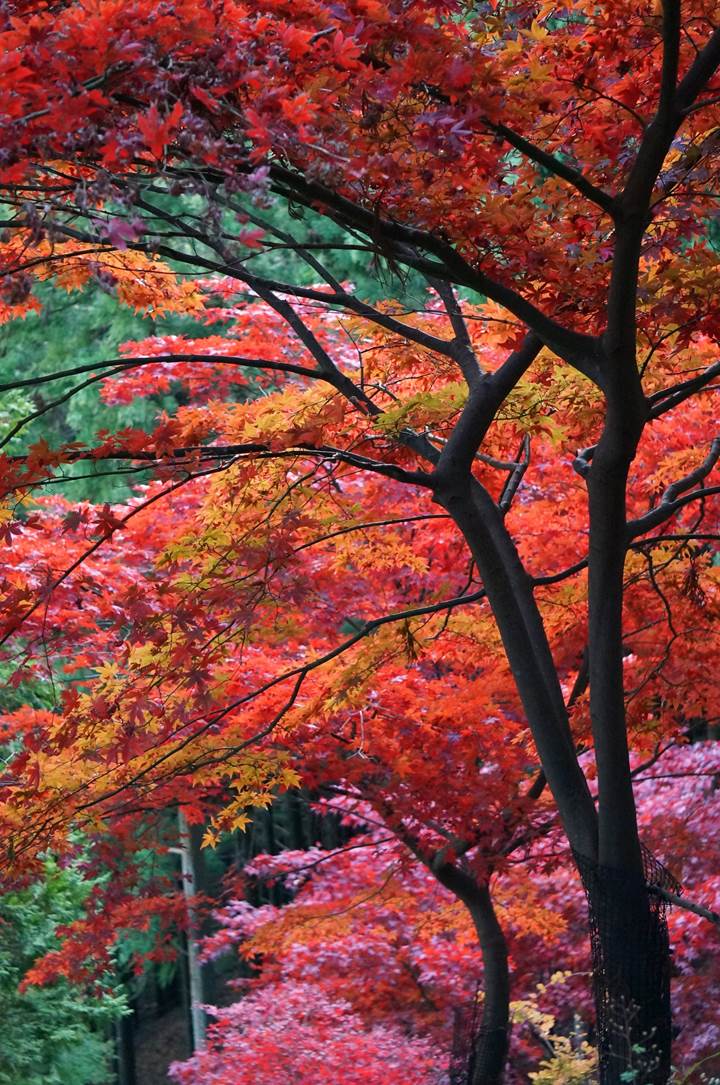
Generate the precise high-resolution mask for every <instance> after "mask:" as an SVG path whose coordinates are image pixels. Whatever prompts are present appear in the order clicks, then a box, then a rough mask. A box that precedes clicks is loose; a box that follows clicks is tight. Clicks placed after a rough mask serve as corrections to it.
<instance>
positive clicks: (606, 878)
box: [576, 857, 672, 1085]
mask: <svg viewBox="0 0 720 1085" xmlns="http://www.w3.org/2000/svg"><path fill="white" fill-rule="evenodd" d="M576 861H577V865H578V869H579V870H580V873H581V876H582V879H583V883H584V886H585V891H586V894H587V899H588V910H589V917H590V937H591V944H592V957H593V982H594V994H595V1009H596V1021H597V1044H598V1050H599V1057H600V1082H601V1085H627V1083H628V1082H629V1083H631V1085H633V1083H634V1085H665V1082H667V1080H668V1078H669V1075H670V1048H671V1040H672V1021H671V1011H670V948H669V941H668V930H667V924H666V922H665V905H664V903H663V902H662V901H661V900H660V899H659V898H658V897H656V896H654V895H650V894H649V893H648V890H647V882H653V883H655V884H658V883H659V884H663V881H665V882H667V875H666V872H664V871H663V870H662V868H659V873H656V872H655V871H654V870H652V869H650V870H646V872H645V875H644V876H643V877H641V878H638V877H637V875H636V874H634V873H633V872H631V871H623V870H618V869H616V868H613V867H602V866H599V865H597V864H591V863H588V862H587V861H585V860H583V859H582V858H580V857H576ZM651 863H652V860H650V859H648V863H647V866H650V864H651ZM658 867H659V864H658ZM633 1075H634V1076H633Z"/></svg>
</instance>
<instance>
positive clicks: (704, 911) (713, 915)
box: [648, 885, 720, 927]
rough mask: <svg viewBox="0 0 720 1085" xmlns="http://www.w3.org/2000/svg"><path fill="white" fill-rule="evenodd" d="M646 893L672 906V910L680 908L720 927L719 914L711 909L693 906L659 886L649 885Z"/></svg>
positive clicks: (693, 904) (690, 902) (700, 905)
mask: <svg viewBox="0 0 720 1085" xmlns="http://www.w3.org/2000/svg"><path fill="white" fill-rule="evenodd" d="M648 893H652V895H653V896H655V897H660V898H661V900H664V901H666V902H667V903H668V904H672V905H673V907H674V908H682V909H683V910H684V911H686V912H692V914H693V915H699V916H700V918H701V919H707V920H708V921H709V922H710V923H713V924H714V925H715V926H716V927H720V913H718V912H714V911H713V910H712V909H711V908H705V907H704V906H703V905H702V904H695V903H694V902H693V901H691V900H686V899H685V897H681V896H678V894H677V893H671V892H670V890H668V889H663V887H662V886H661V885H649V886H648Z"/></svg>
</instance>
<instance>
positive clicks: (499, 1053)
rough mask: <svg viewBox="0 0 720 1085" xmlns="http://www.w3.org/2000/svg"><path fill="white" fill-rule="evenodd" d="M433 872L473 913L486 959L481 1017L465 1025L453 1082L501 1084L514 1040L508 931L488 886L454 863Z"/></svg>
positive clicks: (477, 1084)
mask: <svg viewBox="0 0 720 1085" xmlns="http://www.w3.org/2000/svg"><path fill="white" fill-rule="evenodd" d="M433 872H434V874H435V876H436V878H437V879H438V881H439V882H440V883H441V884H442V885H444V886H445V887H446V888H447V889H449V890H450V891H451V892H452V893H454V894H455V896H456V897H458V899H459V900H461V901H462V902H463V904H464V905H465V907H466V908H467V909H468V911H469V912H470V915H471V917H472V921H473V925H474V927H475V930H476V931H477V936H478V942H479V943H480V949H481V952H482V958H483V984H482V993H483V1000H482V1010H481V1014H480V1019H479V1021H478V1022H477V1024H476V1023H475V1019H474V1015H473V1019H472V1020H471V1021H468V1022H466V1023H465V1027H464V1029H463V1030H462V1031H463V1032H464V1033H465V1035H461V1036H460V1037H459V1040H460V1051H459V1052H458V1056H459V1057H458V1058H457V1060H456V1065H454V1066H453V1073H452V1074H451V1080H452V1082H453V1085H501V1082H502V1081H503V1077H504V1074H505V1064H506V1061H507V1054H508V1046H509V1042H510V973H509V970H508V951H507V942H506V941H505V935H504V934H503V930H502V927H501V926H500V923H499V922H498V918H497V916H496V914H495V909H494V908H493V904H492V898H491V896H490V889H489V887H488V885H487V884H481V883H479V882H477V881H476V880H475V878H473V877H472V875H470V874H468V873H467V872H466V871H464V870H461V869H460V868H459V867H457V866H454V865H452V864H449V863H446V864H444V865H443V866H442V867H440V868H439V869H437V870H434V871H433ZM468 1033H469V1035H468Z"/></svg>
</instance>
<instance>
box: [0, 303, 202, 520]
mask: <svg viewBox="0 0 720 1085" xmlns="http://www.w3.org/2000/svg"><path fill="white" fill-rule="evenodd" d="M34 293H35V294H36V295H37V297H38V299H39V301H40V302H41V304H42V309H41V311H40V312H38V313H31V314H29V315H28V316H26V317H25V318H24V319H22V320H13V321H11V322H10V323H8V324H5V325H4V326H2V327H0V384H6V383H7V384H9V383H12V382H14V381H22V380H27V379H30V378H32V377H36V376H39V375H41V374H48V373H56V372H61V371H63V370H67V369H71V368H73V367H75V366H80V365H88V364H91V363H93V362H99V361H104V360H107V359H111V358H116V357H117V356H118V345H119V344H121V343H123V342H126V341H127V340H129V339H142V338H144V337H146V336H149V335H153V334H155V333H157V334H179V333H181V332H183V331H185V330H187V327H188V324H189V322H188V321H187V320H186V319H185V318H182V317H177V316H169V317H166V318H162V319H156V320H154V319H152V318H150V317H145V316H142V315H139V314H137V313H135V312H134V311H133V310H132V309H129V308H127V307H126V306H123V305H121V304H120V303H119V302H118V300H117V298H116V297H114V296H111V295H108V294H106V293H105V292H104V291H103V290H102V289H101V288H100V287H99V286H88V287H87V288H85V289H84V290H82V291H81V292H74V293H73V294H72V295H68V293H67V292H66V291H65V290H62V289H60V288H58V287H56V286H53V285H52V284H50V283H40V284H38V285H37V287H36V288H35V291H34ZM192 332H193V335H195V336H197V335H198V334H202V330H199V329H198V327H197V325H196V324H195V323H192ZM207 332H208V334H211V333H212V328H208V329H207ZM91 375H92V374H81V375H80V376H75V377H62V378H60V379H59V380H56V381H52V382H48V383H44V384H40V385H37V386H30V387H28V388H18V389H13V390H12V391H6V392H3V393H2V407H1V408H0V440H4V439H6V438H7V436H8V435H9V433H10V432H11V430H12V429H13V427H14V426H15V424H16V423H17V422H19V421H20V420H22V419H23V418H25V419H28V418H29V416H30V415H32V414H34V413H36V412H42V413H38V417H36V418H34V419H31V420H29V421H27V423H26V424H25V425H24V426H23V427H22V429H21V430H20V431H19V432H18V433H17V435H16V436H14V437H13V438H12V439H11V440H10V441H9V443H8V444H7V445H6V447H5V449H4V450H5V451H6V452H9V453H14V454H19V453H22V451H24V449H26V448H27V447H28V446H29V445H31V444H34V443H36V442H37V441H39V440H45V441H47V443H48V444H49V445H50V446H51V447H57V446H58V445H61V444H63V443H65V442H70V441H80V442H83V443H85V444H90V445H91V444H93V443H95V441H96V434H97V432H98V431H99V430H102V429H107V430H113V429H116V428H117V427H118V425H119V424H120V423H119V421H118V420H119V419H120V417H122V425H123V426H135V427H138V428H141V429H150V428H151V427H152V425H153V424H154V422H155V419H156V417H157V414H158V412H159V411H160V410H162V409H164V408H167V409H172V408H173V407H175V406H176V403H175V400H174V398H173V397H172V396H154V397H150V398H148V399H139V400H136V401H135V402H134V403H132V404H130V405H128V406H123V407H122V408H121V409H118V408H117V407H114V406H109V405H107V404H105V403H103V401H102V400H101V398H100V391H99V383H93V384H89V385H88V386H87V387H83V388H79V385H81V384H83V383H84V382H85V381H87V379H88V377H89V376H91ZM74 388H78V391H76V392H75V393H74V394H72V395H68V393H70V392H71V390H72V389H74ZM65 397H67V399H65ZM63 400H64V402H63ZM53 404H55V405H53ZM99 470H100V471H103V472H106V471H107V468H100V469H99ZM93 471H94V468H93V467H92V466H89V467H87V466H86V467H85V468H84V469H83V470H82V471H77V472H76V471H72V470H68V472H67V473H68V475H74V474H82V475H85V476H87V475H90V477H89V478H87V477H86V478H84V479H83V481H82V482H80V483H75V484H73V483H70V482H68V483H66V484H65V485H64V486H63V487H62V488H63V489H66V490H67V492H68V494H70V493H71V494H72V496H73V497H74V498H78V499H83V498H87V499H89V500H92V501H96V502H104V501H110V502H113V501H122V500H124V499H125V498H126V497H127V496H128V494H129V493H130V489H131V484H132V481H136V478H137V476H131V482H127V481H126V480H125V479H124V478H123V476H122V475H118V476H115V477H112V476H110V477H106V475H105V473H103V474H102V475H100V474H99V473H98V475H97V476H96V477H93Z"/></svg>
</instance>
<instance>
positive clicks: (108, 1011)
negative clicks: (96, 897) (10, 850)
mask: <svg viewBox="0 0 720 1085" xmlns="http://www.w3.org/2000/svg"><path fill="white" fill-rule="evenodd" d="M90 884H91V883H89V882H88V881H87V879H85V878H84V877H83V876H82V873H81V872H80V871H79V870H78V869H77V867H74V866H66V867H63V868H61V867H59V866H58V865H57V864H56V863H55V862H54V861H53V860H49V859H48V860H47V861H46V864H45V877H44V879H43V880H42V881H40V882H37V883H35V884H34V885H32V886H30V887H29V888H27V889H23V890H20V891H17V892H13V893H8V894H6V895H5V896H3V897H0V1020H2V1030H3V1035H2V1045H1V1047H0V1085H103V1083H105V1082H106V1081H108V1080H109V1079H110V1073H109V1056H110V1045H109V1043H108V1041H107V1039H106V1038H105V1033H106V1031H107V1028H108V1026H109V1025H110V1024H111V1022H112V1021H113V1020H114V1019H116V1018H117V1017H118V1016H119V1015H121V1014H122V1013H123V1012H124V1011H125V1002H124V999H123V996H122V995H120V994H115V993H102V994H101V993H97V992H86V991H82V990H80V989H79V988H77V987H75V986H72V985H71V984H69V983H66V982H64V981H63V982H58V983H55V984H53V985H52V986H49V987H30V988H28V990H27V991H25V992H24V993H22V994H21V993H20V992H19V990H18V985H19V983H20V981H21V980H22V978H23V975H24V973H25V971H26V970H27V969H28V968H29V967H30V965H32V964H33V962H34V961H35V960H36V959H37V958H38V957H40V956H41V955H42V954H44V953H46V952H48V951H49V950H51V949H54V948H55V947H56V946H57V939H56V937H55V928H56V927H57V926H58V924H63V923H70V922H72V921H73V920H74V919H77V917H78V916H79V915H80V914H81V912H82V907H83V901H84V899H85V897H86V895H87V893H88V891H89V889H90Z"/></svg>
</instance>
